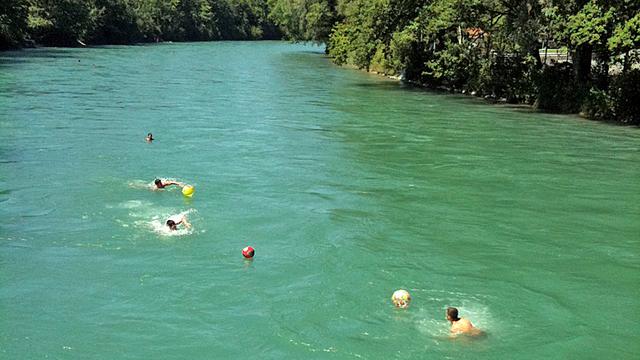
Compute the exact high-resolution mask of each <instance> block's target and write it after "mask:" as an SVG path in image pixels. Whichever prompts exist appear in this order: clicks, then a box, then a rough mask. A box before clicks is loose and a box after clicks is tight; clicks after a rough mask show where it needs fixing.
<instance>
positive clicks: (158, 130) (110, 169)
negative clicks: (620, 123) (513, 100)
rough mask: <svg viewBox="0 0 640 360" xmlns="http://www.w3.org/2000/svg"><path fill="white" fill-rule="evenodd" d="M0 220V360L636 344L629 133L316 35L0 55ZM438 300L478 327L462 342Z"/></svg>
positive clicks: (549, 349) (639, 181)
mask: <svg viewBox="0 0 640 360" xmlns="http://www.w3.org/2000/svg"><path fill="white" fill-rule="evenodd" d="M147 132H152V133H153V134H154V136H155V138H156V140H155V141H154V142H153V143H146V142H145V141H144V137H145V135H146V134H147ZM156 177H165V178H171V179H177V180H179V181H183V182H186V183H189V184H193V185H195V188H196V192H195V195H194V196H193V198H190V199H189V198H186V197H183V196H182V194H181V193H180V190H179V189H169V190H166V191H151V190H150V189H149V186H148V184H149V183H151V182H152V181H153V179H154V178H156ZM180 212H188V218H189V220H190V221H191V223H192V224H193V227H192V228H191V229H190V230H180V231H178V232H177V233H171V234H169V233H168V232H167V231H165V230H164V228H163V226H162V222H163V221H164V219H166V217H168V216H169V215H171V214H176V213H180ZM0 216H1V217H2V219H3V221H2V223H1V224H0V270H1V271H0V358H3V359H234V358H235V359H245V358H256V359H306V358H318V359H320V358H322V359H361V358H362V359H422V358H425V359H426V358H429V359H438V358H442V359H445V358H452V359H453V358H468V359H554V358H555V359H566V358H570V359H579V358H590V359H604V358H609V359H632V358H636V359H637V358H638V356H639V353H640V300H639V299H640V131H639V130H638V129H637V128H625V127H617V126H611V125H607V124H602V123H597V122H591V121H586V120H582V119H579V118H577V117H573V116H559V115H545V114H538V113H532V112H530V111H527V110H526V109H518V108H510V107H506V106H491V105H486V104H485V103H484V102H482V101H480V100H478V99H474V98H468V97H464V96H452V95H443V94H436V93H430V92H425V91H422V90H417V89H412V88H410V87H407V86H404V85H402V84H400V83H398V82H396V81H392V80H388V79H384V78H381V77H377V76H373V75H369V74H366V73H363V72H360V71H355V70H348V69H343V68H339V67H336V66H334V65H332V64H331V63H330V61H329V60H328V59H327V58H326V57H325V56H324V55H323V51H322V49H321V48H319V47H314V46H306V45H294V44H288V43H282V42H219V43H187V44H163V45H152V46H130V47H126V46H121V47H101V48H93V49H56V48H50V49H35V50H26V51H20V52H8V53H0ZM247 245H252V246H253V247H254V248H255V249H256V257H255V258H254V260H253V261H246V260H244V259H243V257H242V255H241V249H242V248H243V247H245V246H247ZM400 288H404V289H407V290H409V291H410V292H411V294H412V296H413V301H412V303H411V306H410V307H409V308H408V309H406V310H400V309H396V308H394V307H393V305H392V304H391V301H390V297H391V294H392V293H393V291H394V290H396V289H400ZM448 306H457V307H458V308H459V309H460V312H461V315H462V316H463V317H467V318H469V319H471V321H472V322H473V323H474V324H475V325H476V326H477V327H479V328H482V329H483V330H485V331H486V333H487V335H486V336H485V337H483V338H478V339H469V338H465V337H458V338H449V336H448V323H447V322H446V321H445V318H444V316H445V315H444V311H445V309H446V308H447V307H448Z"/></svg>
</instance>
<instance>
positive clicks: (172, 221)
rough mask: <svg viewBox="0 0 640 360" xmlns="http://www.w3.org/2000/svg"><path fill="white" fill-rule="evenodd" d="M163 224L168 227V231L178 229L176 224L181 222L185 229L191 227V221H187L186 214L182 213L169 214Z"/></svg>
mask: <svg viewBox="0 0 640 360" xmlns="http://www.w3.org/2000/svg"><path fill="white" fill-rule="evenodd" d="M165 224H166V225H167V226H168V227H169V230H170V231H176V230H178V225H181V224H182V225H184V226H185V227H186V228H187V229H189V228H191V223H189V221H187V216H186V215H184V214H179V215H172V216H170V217H169V219H167V222H166V223H165Z"/></svg>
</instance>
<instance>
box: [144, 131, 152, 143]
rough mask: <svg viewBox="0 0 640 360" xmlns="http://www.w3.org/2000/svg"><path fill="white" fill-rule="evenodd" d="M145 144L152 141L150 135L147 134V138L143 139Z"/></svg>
mask: <svg viewBox="0 0 640 360" xmlns="http://www.w3.org/2000/svg"><path fill="white" fill-rule="evenodd" d="M144 139H145V141H146V142H152V141H153V134H152V133H148V134H147V137H146V138H144Z"/></svg>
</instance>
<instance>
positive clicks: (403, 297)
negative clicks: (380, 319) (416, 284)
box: [391, 289, 411, 309]
mask: <svg viewBox="0 0 640 360" xmlns="http://www.w3.org/2000/svg"><path fill="white" fill-rule="evenodd" d="M391 301H392V302H393V305H395V306H396V307H399V308H401V309H406V308H408V307H409V303H410V302H411V295H409V292H408V291H407V290H403V289H400V290H396V291H395V292H394V293H393V295H392V296H391Z"/></svg>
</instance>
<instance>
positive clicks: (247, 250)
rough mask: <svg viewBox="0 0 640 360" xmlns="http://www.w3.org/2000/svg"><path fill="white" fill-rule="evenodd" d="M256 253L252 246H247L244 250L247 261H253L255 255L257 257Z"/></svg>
mask: <svg viewBox="0 0 640 360" xmlns="http://www.w3.org/2000/svg"><path fill="white" fill-rule="evenodd" d="M255 253H256V251H255V250H254V249H253V248H252V247H251V246H247V247H246V248H244V249H242V256H244V257H245V258H247V259H251V258H252V257H253V255H255Z"/></svg>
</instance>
